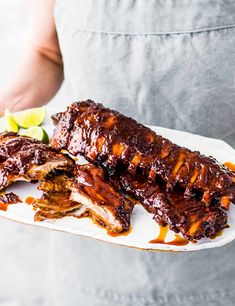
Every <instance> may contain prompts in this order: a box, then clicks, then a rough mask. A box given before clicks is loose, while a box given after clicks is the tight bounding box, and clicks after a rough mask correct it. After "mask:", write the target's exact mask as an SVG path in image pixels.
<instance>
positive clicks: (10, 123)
mask: <svg viewBox="0 0 235 306" xmlns="http://www.w3.org/2000/svg"><path fill="white" fill-rule="evenodd" d="M4 121H5V129H6V130H7V131H8V132H15V133H17V132H18V131H19V127H18V125H17V123H16V122H15V120H14V117H13V115H12V114H11V112H10V111H9V110H8V109H6V110H5V113H4Z"/></svg>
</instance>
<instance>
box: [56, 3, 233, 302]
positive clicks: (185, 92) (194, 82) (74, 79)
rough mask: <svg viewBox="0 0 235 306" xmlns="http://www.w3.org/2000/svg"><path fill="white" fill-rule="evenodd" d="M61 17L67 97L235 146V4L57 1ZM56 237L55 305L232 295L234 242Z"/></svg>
mask: <svg viewBox="0 0 235 306" xmlns="http://www.w3.org/2000/svg"><path fill="white" fill-rule="evenodd" d="M55 20H56V27H57V31H58V37H59V42H60V47H61V51H62V55H63V61H64V74H65V80H66V85H67V88H68V95H69V98H70V99H71V100H70V102H72V101H78V100H84V99H87V98H90V99H93V100H95V101H97V102H101V103H103V104H104V105H106V106H109V107H111V108H114V109H117V110H119V111H121V112H122V113H124V114H126V115H128V116H131V117H133V118H135V119H137V120H139V121H140V122H142V123H145V124H150V125H160V126H165V127H169V128H175V129H181V130H185V131H189V132H193V133H198V134H201V135H206V136H210V137H215V138H221V139H224V140H226V141H228V142H229V143H230V144H232V145H235V124H234V118H235V105H234V103H235V102H234V101H235V78H234V74H235V56H234V54H233V53H234V49H235V35H234V34H235V3H234V2H233V1H226V2H225V1H219V0H217V1H209V0H208V1H203V0H201V1H200V0H199V1H198V0H197V1H195V0H194V1H188V0H183V1H173V0H165V1H160V0H159V1H157V0H148V1H144V0H110V1H107V0H97V1H92V0H86V1H84V0H70V1H68V0H67V1H65V0H57V1H56V8H55ZM68 103H69V101H68V100H66V101H65V102H64V104H68ZM54 243H55V244H54V251H55V253H57V254H60V256H57V257H56V259H55V262H54V264H55V267H56V266H57V268H55V269H56V270H55V271H54V274H56V273H57V274H56V284H57V286H58V287H57V292H58V299H57V303H58V304H57V305H91V306H93V305H106V304H107V305H111V306H114V305H115V306H116V305H125V306H127V305H136V306H137V305H187V306H188V305H204V304H207V305H224V304H225V303H226V305H232V303H233V302H232V301H233V299H234V298H235V292H234V289H233V288H234V286H235V266H234V264H233V262H232V258H233V253H234V251H235V248H234V243H231V244H230V245H228V246H225V247H223V248H221V249H217V250H209V251H203V252H201V253H188V254H167V253H148V252H142V251H137V250H132V249H126V248H122V247H114V246H110V245H107V244H105V243H101V242H96V241H92V240H89V239H86V238H77V237H74V236H63V235H59V234H57V235H56V237H55V242H54ZM58 252H60V253H58ZM60 266H63V267H64V269H60V268H59V267H60ZM78 301H80V304H79V302H78ZM63 302H64V304H63ZM59 303H61V304H59ZM216 303H217V304H216ZM230 303H231V304H230Z"/></svg>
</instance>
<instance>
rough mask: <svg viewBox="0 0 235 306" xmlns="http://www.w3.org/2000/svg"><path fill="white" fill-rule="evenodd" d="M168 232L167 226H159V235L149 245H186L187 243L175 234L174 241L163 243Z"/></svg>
mask: <svg viewBox="0 0 235 306" xmlns="http://www.w3.org/2000/svg"><path fill="white" fill-rule="evenodd" d="M168 230H169V226H168V225H166V226H160V232H159V235H158V237H157V238H156V239H153V240H150V241H149V243H164V244H169V245H176V246H181V245H187V244H188V243H189V241H188V240H187V239H185V238H183V237H181V236H179V235H177V234H175V239H173V240H172V241H168V242H165V239H166V236H167V233H168Z"/></svg>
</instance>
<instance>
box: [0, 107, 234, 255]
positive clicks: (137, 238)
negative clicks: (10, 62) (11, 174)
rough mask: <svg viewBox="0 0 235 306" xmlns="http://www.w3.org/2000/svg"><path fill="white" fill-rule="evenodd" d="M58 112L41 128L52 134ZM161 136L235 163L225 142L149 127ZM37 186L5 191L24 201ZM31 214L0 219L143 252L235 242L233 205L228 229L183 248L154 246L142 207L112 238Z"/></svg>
mask: <svg viewBox="0 0 235 306" xmlns="http://www.w3.org/2000/svg"><path fill="white" fill-rule="evenodd" d="M55 112H58V109H55V108H54V109H53V108H49V109H48V114H47V119H46V121H45V124H44V128H45V129H46V131H47V132H48V133H49V134H50V135H51V133H52V131H53V125H52V122H51V120H50V115H51V114H53V113H55ZM0 127H2V129H3V120H2V119H1V120H0ZM151 128H152V129H153V130H154V131H156V132H157V133H158V134H161V135H162V136H164V137H166V138H169V139H170V140H172V141H173V142H175V143H177V144H179V145H181V146H185V147H187V148H189V149H191V150H198V151H200V152H201V153H203V154H205V155H211V156H214V157H215V158H216V159H218V160H219V161H220V162H222V163H224V162H228V161H229V162H232V163H235V150H234V149H233V148H232V147H231V146H229V145H228V144H227V143H225V142H224V141H221V140H217V139H211V138H206V137H202V136H198V135H193V134H190V133H186V132H182V131H176V130H170V129H166V128H162V127H156V126H152V127H151ZM36 187H37V185H34V184H30V183H25V182H24V183H16V184H14V185H13V186H11V187H9V188H8V191H12V192H15V193H16V194H17V195H19V196H20V197H21V199H22V200H24V199H25V198H26V197H27V196H33V197H40V195H41V192H40V191H38V190H37V188H36ZM34 213H35V212H34V211H33V209H32V207H31V206H30V205H27V204H16V205H9V207H8V210H7V211H6V212H5V211H0V216H2V217H5V218H8V219H11V220H14V221H18V222H21V223H25V224H29V225H35V226H38V227H44V228H48V229H52V230H57V231H63V232H68V233H73V234H76V235H81V236H87V237H92V238H95V239H99V240H103V241H106V242H111V243H115V244H119V245H124V246H128V247H135V248H140V249H145V250H153V251H154V250H164V251H195V250H202V249H208V248H213V247H219V246H222V245H225V244H227V243H229V242H231V241H232V240H233V239H235V205H232V206H231V209H230V210H229V213H228V220H229V221H228V223H229V225H230V228H228V229H225V230H224V231H223V234H222V235H221V236H220V237H217V238H216V239H213V240H209V239H202V240H201V241H199V242H197V243H189V244H188V245H185V246H174V245H167V244H153V243H149V241H150V240H152V239H155V238H156V237H157V235H158V232H159V226H158V224H157V223H156V222H155V221H154V220H152V215H151V214H149V213H147V212H146V211H145V210H144V209H143V207H142V206H140V205H136V206H135V208H134V211H133V214H132V218H131V224H132V230H131V231H130V233H129V234H128V235H127V236H118V237H112V236H110V235H108V234H107V233H106V230H105V229H102V228H99V227H97V226H96V225H95V224H93V222H92V221H91V220H90V219H88V218H84V219H76V218H73V217H65V218H63V219H59V220H53V221H51V220H50V221H44V222H34V221H33V216H34ZM173 238H174V233H173V232H171V231H169V232H168V235H167V239H166V240H172V239H173Z"/></svg>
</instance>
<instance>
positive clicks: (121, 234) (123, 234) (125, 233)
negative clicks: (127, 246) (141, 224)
mask: <svg viewBox="0 0 235 306" xmlns="http://www.w3.org/2000/svg"><path fill="white" fill-rule="evenodd" d="M131 230H132V228H131V226H130V228H129V230H128V231H125V232H122V233H114V232H111V231H109V230H107V234H108V235H109V236H112V237H119V236H128V235H129V234H130V232H131Z"/></svg>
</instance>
